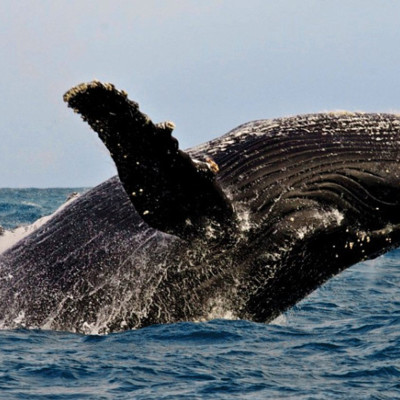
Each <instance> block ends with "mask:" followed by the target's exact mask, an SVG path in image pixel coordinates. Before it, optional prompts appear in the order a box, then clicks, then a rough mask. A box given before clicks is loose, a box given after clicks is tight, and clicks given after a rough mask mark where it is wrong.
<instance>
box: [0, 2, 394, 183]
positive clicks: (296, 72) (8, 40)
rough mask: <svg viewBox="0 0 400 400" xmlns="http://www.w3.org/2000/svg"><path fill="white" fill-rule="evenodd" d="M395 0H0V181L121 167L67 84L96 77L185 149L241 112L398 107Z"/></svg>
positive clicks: (233, 122)
mask: <svg viewBox="0 0 400 400" xmlns="http://www.w3.org/2000/svg"><path fill="white" fill-rule="evenodd" d="M399 18H400V1H398V0H385V1H382V0H352V1H347V0H301V1H299V0H279V1H272V0H270V1H268V0H247V1H246V2H244V1H243V0H240V1H237V0H201V1H199V0H180V1H178V0H168V1H166V0H146V1H143V0H118V1H116V0H96V1H91V0H79V1H78V0H41V1H40V2H38V1H33V0H19V1H15V0H2V1H1V3H0V77H1V78H0V163H1V164H2V168H1V173H0V187H79V186H85V187H88V186H95V185H97V184H99V183H101V182H102V181H104V180H105V179H107V178H109V177H111V176H113V175H115V174H116V169H115V167H114V165H113V162H112V160H111V158H110V156H109V154H108V153H107V150H106V149H105V147H104V146H103V144H102V143H101V142H100V140H99V139H98V138H97V135H96V134H95V133H94V132H93V131H91V129H90V128H89V126H88V125H86V124H85V123H84V122H82V120H81V119H80V118H79V116H78V115H76V114H74V113H73V112H72V110H71V109H68V108H67V106H66V104H65V103H64V102H63V100H62V96H63V94H64V93H65V92H66V91H67V90H68V89H69V88H70V87H72V86H74V85H76V84H78V83H81V82H87V81H91V80H93V79H98V80H101V81H105V82H112V83H114V84H115V85H116V87H117V88H118V89H124V90H126V91H127V92H128V94H129V97H130V98H131V99H132V100H135V101H137V102H139V104H140V108H141V110H142V111H143V112H145V113H146V114H148V115H149V116H150V118H151V119H152V120H153V121H154V122H161V121H164V120H171V121H173V122H174V123H175V125H176V129H175V131H174V136H175V137H176V138H177V139H178V140H179V142H180V146H181V148H183V149H185V148H188V147H191V146H195V145H197V144H200V143H203V142H205V141H207V140H210V139H212V138H214V137H217V136H220V135H222V134H224V133H226V132H228V131H229V130H231V129H233V128H235V127H236V126H237V125H239V124H242V123H244V122H247V121H251V120H255V119H264V118H275V117H282V116H287V115H294V114H302V113H309V112H322V111H327V110H349V111H378V112H398V111H400V45H399V43H400V24H399Z"/></svg>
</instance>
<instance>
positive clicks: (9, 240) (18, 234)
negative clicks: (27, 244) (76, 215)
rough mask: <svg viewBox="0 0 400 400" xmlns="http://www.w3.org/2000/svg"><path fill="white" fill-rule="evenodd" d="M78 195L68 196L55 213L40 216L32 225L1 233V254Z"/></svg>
mask: <svg viewBox="0 0 400 400" xmlns="http://www.w3.org/2000/svg"><path fill="white" fill-rule="evenodd" d="M78 197H79V194H76V195H74V196H70V197H69V198H68V200H67V201H66V202H65V203H64V204H62V205H61V206H60V207H59V208H58V209H57V210H56V211H55V212H54V213H53V214H50V215H47V216H45V217H42V218H39V219H38V220H37V221H35V222H34V223H33V224H31V225H26V226H20V227H18V228H16V229H13V230H6V231H4V232H3V234H2V235H0V254H1V253H4V252H5V251H6V250H7V249H9V248H10V247H12V246H14V245H15V244H16V243H18V242H19V241H20V240H21V239H23V238H24V237H26V236H28V235H30V234H31V233H32V232H34V231H36V229H39V228H40V227H41V226H43V225H44V224H45V223H46V222H47V221H49V220H50V219H51V218H53V217H54V216H55V215H56V214H57V213H59V212H60V211H61V210H63V209H64V208H65V207H66V206H67V205H68V204H70V203H72V202H73V201H75V199H77V198H78Z"/></svg>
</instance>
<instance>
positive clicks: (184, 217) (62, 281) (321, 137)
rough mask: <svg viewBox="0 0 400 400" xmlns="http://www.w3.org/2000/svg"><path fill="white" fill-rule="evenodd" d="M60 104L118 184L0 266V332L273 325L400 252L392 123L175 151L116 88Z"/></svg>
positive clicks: (319, 125)
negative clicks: (225, 322)
mask: <svg viewBox="0 0 400 400" xmlns="http://www.w3.org/2000/svg"><path fill="white" fill-rule="evenodd" d="M64 100H65V101H66V102H67V103H68V105H69V106H70V107H71V108H73V109H74V110H75V111H77V112H78V113H80V114H81V115H82V116H83V118H84V119H85V120H86V121H87V122H88V123H89V125H90V126H91V127H92V128H93V129H94V130H95V131H96V132H97V133H98V134H99V137H100V139H101V140H102V141H103V142H104V144H105V145H106V146H107V148H108V149H109V151H110V154H111V156H112V158H113V160H114V162H115V164H116V166H117V170H118V175H119V176H118V177H114V178H112V179H110V180H108V181H106V182H104V183H103V184H101V185H99V186H97V187H96V188H94V189H92V190H91V191H89V192H87V193H85V194H84V195H82V196H81V197H79V198H78V199H77V200H75V201H73V202H72V203H71V204H69V205H68V206H67V207H66V208H64V209H63V210H62V211H60V212H59V213H57V214H56V215H55V216H54V217H53V218H52V219H51V220H50V221H49V222H48V223H46V224H45V225H44V226H42V227H41V228H39V229H38V230H36V231H35V232H33V233H32V234H31V235H30V236H28V237H26V238H25V239H23V240H21V241H20V242H19V243H17V244H16V245H15V246H14V247H12V248H11V249H9V250H7V251H6V252H5V253H4V254H2V255H1V256H0V321H1V324H2V326H3V327H7V328H13V327H16V326H21V325H22V326H26V327H34V328H47V329H58V330H69V331H78V332H103V333H106V332H111V331H119V330H124V329H132V328H139V327H143V326H146V325H149V324H154V323H167V322H177V321H193V320H204V319H208V318H212V317H218V316H220V317H221V316H226V315H229V316H231V317H236V318H246V319H250V320H253V321H263V322H265V321H270V320H271V319H273V318H275V317H277V316H278V315H279V314H280V313H282V312H283V311H284V310H286V309H287V308H288V307H291V306H292V305H294V304H295V303H296V302H297V301H299V300H301V299H302V298H304V297H305V296H306V295H307V294H309V293H310V292H311V291H313V290H314V289H316V288H317V287H318V286H320V285H321V284H322V283H323V282H325V281H326V280H327V279H329V278H330V277H331V276H333V275H335V274H337V273H339V272H340V271H342V270H343V269H345V268H347V267H349V266H351V265H353V264H355V263H357V262H358V261H360V260H366V259H369V258H373V257H377V256H378V255H380V254H383V253H385V252H387V251H388V250H390V249H392V248H394V247H396V246H398V245H399V244H400V164H399V159H400V117H399V116H397V115H392V114H363V113H325V114H311V115H304V116H296V117H289V118H282V119H275V120H262V121H254V122H250V123H247V124H244V125H242V126H239V127H238V128H236V129H235V130H233V131H231V132H229V133H228V134H226V135H225V136H222V137H220V138H218V139H215V140H212V141H211V142H208V143H206V144H204V145H201V146H198V147H195V148H192V149H189V150H187V151H185V152H184V151H182V150H179V148H178V142H177V140H176V139H175V138H173V136H172V129H173V124H172V123H168V122H167V123H163V124H158V125H157V124H153V123H152V122H151V120H150V119H149V118H148V117H147V116H146V115H144V114H143V113H141V112H140V111H139V108H138V105H137V104H136V103H134V102H132V101H130V100H129V99H128V98H127V95H126V93H125V92H121V91H118V90H116V89H115V88H114V87H113V86H112V85H110V84H102V83H99V82H91V83H89V84H81V85H78V86H77V87H75V88H73V89H71V90H70V91H69V92H67V93H66V94H65V96H64Z"/></svg>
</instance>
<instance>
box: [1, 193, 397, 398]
mask: <svg viewBox="0 0 400 400" xmlns="http://www.w3.org/2000/svg"><path fill="white" fill-rule="evenodd" d="M75 191H82V189H79V188H71V189H0V225H1V226H2V227H3V228H5V229H13V228H16V227H17V226H20V225H25V224H29V223H32V222H33V221H35V220H37V219H38V218H40V217H42V216H44V215H48V214H50V213H51V212H52V211H54V210H55V209H56V208H58V207H59V206H60V205H61V204H62V203H63V202H65V200H66V199H67V197H68V195H69V194H71V193H72V192H75ZM0 399H7V400H8V399H10V400H11V399H52V400H53V399H54V400H66V399H69V400H71V399H400V250H394V251H392V252H391V253H389V254H386V255H385V256H382V257H379V258H378V259H376V260H371V261H367V262H363V263H360V264H357V265H355V266H353V267H351V268H350V269H348V270H347V271H344V272H343V273H342V274H340V275H339V276H337V277H335V278H333V279H331V280H330V281H328V283H326V284H325V285H324V286H322V287H321V288H319V289H318V290H316V291H315V292H313V293H312V294H311V295H310V296H308V297H307V298H306V299H304V300H303V301H302V302H300V303H298V304H297V305H296V306H295V307H294V308H292V309H291V310H289V311H287V312H286V313H285V314H283V315H282V316H280V317H279V318H277V319H276V320H275V321H273V322H272V323H270V324H260V323H253V322H249V321H238V320H236V321H235V320H213V321H208V322H202V323H178V324H168V325H155V326H150V327H147V328H144V329H140V330H136V331H127V332H123V333H115V334H109V335H103V336H101V335H82V334H72V333H68V332H53V331H38V330H24V329H20V330H13V331H7V330H3V331H0Z"/></svg>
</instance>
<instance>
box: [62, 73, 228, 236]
mask: <svg viewBox="0 0 400 400" xmlns="http://www.w3.org/2000/svg"><path fill="white" fill-rule="evenodd" d="M64 101H66V102H67V103H68V105H69V107H71V108H73V109H74V111H75V112H78V113H79V114H81V115H82V118H83V119H84V120H85V121H87V122H88V123H89V125H90V126H91V127H92V128H93V130H95V131H96V132H97V133H98V135H99V137H100V139H101V140H102V141H103V143H104V144H105V145H106V146H107V148H108V150H109V151H110V153H111V156H112V158H113V160H114V162H115V164H116V167H117V170H118V174H119V177H120V180H121V182H122V184H123V186H124V188H125V190H126V192H127V194H128V195H129V197H130V199H131V201H132V203H133V205H134V206H135V208H136V210H137V211H138V212H139V214H140V215H141V216H142V217H143V219H144V220H145V221H146V222H147V223H148V224H149V225H150V226H152V227H154V228H156V229H159V230H161V231H163V232H167V233H170V234H173V235H177V236H179V237H182V238H186V239H187V238H190V237H191V236H192V235H193V234H199V233H201V232H202V231H203V232H204V231H205V229H206V227H207V226H210V224H211V226H212V227H213V228H214V229H215V228H218V227H221V226H224V225H225V224H226V223H227V222H229V221H230V220H231V218H232V215H233V212H232V207H231V205H230V202H229V201H228V200H227V198H226V197H225V195H224V193H223V192H222V190H221V188H220V187H219V185H218V184H217V182H216V180H215V174H216V173H217V170H218V167H217V165H216V164H215V163H214V162H213V161H212V160H204V161H196V160H193V159H191V158H190V156H189V155H188V154H186V153H185V152H183V151H181V150H179V148H178V141H177V140H176V139H175V138H174V137H173V136H172V135H171V133H172V130H173V128H174V124H173V123H171V122H165V123H161V124H154V123H153V122H152V121H151V120H150V119H149V117H148V116H147V115H145V114H143V113H142V112H141V111H140V110H139V105H138V104H137V103H135V102H133V101H131V100H129V99H128V98H127V94H126V93H125V92H123V91H118V90H116V89H115V87H114V86H113V85H111V84H103V83H100V82H97V81H94V82H91V83H88V84H86V83H84V84H80V85H78V86H76V87H74V88H72V89H70V90H69V91H68V92H67V93H66V94H65V95H64Z"/></svg>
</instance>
